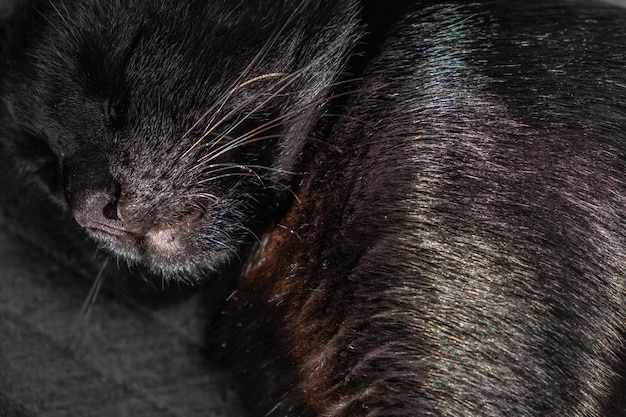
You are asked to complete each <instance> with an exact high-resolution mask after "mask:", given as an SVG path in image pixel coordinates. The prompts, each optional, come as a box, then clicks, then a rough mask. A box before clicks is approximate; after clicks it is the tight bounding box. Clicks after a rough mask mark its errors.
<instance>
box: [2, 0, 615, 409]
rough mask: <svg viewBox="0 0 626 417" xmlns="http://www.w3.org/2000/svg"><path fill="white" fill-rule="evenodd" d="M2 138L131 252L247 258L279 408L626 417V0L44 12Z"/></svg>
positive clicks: (257, 361)
mask: <svg viewBox="0 0 626 417" xmlns="http://www.w3.org/2000/svg"><path fill="white" fill-rule="evenodd" d="M3 45H4V46H3V59H2V66H1V67H0V77H1V81H0V83H1V84H0V95H1V98H2V116H1V117H2V126H1V128H2V132H1V134H2V139H3V142H4V144H5V147H6V148H7V149H10V150H11V151H12V152H13V153H15V154H16V157H17V158H18V160H19V161H21V166H22V169H23V172H24V176H25V177H30V178H44V179H45V180H46V184H47V186H48V188H49V189H50V194H51V195H58V196H60V195H64V197H65V198H64V200H65V201H66V202H67V205H68V207H69V208H70V210H71V213H72V215H73V216H74V218H75V219H76V221H77V222H78V223H79V224H80V225H81V226H83V227H84V228H85V230H86V231H87V233H89V235H91V236H92V237H93V238H94V239H96V240H97V241H98V242H100V243H101V244H102V246H104V247H107V248H108V249H110V251H111V252H112V253H113V254H114V255H117V256H119V257H121V258H123V259H126V260H127V261H129V262H131V263H134V262H136V263H140V264H142V265H144V266H146V267H147V268H149V269H150V270H151V271H152V272H153V273H154V274H157V275H161V276H165V277H166V278H167V279H171V280H189V281H194V280H201V279H205V278H210V277H213V276H216V275H218V274H222V275H225V274H233V273H235V274H237V275H238V276H239V286H238V289H237V292H236V293H235V295H234V297H233V298H232V299H231V300H230V301H229V304H228V308H227V312H226V313H225V315H224V317H223V318H222V323H221V326H222V332H221V335H220V336H219V337H220V346H221V349H222V350H223V354H224V355H226V356H227V357H228V358H229V360H230V361H231V363H232V364H233V366H234V367H235V368H236V369H237V370H238V371H239V373H240V374H241V376H242V380H243V381H244V382H245V384H246V386H247V388H248V390H249V393H250V398H251V400H250V403H251V405H252V406H253V407H254V408H255V410H256V411H255V412H256V413H258V415H269V416H302V417H304V416H444V415H445V416H464V417H465V416H492V415H493V416H495V415H502V416H608V415H623V414H624V412H623V409H621V408H620V407H621V406H620V405H616V404H615V402H616V401H618V400H619V398H620V395H621V392H620V378H619V375H618V373H619V369H620V361H619V359H618V358H619V354H620V348H621V346H622V344H623V342H624V335H623V332H624V330H625V329H626V302H625V301H626V300H625V296H626V185H625V182H626V164H625V162H626V154H625V152H626V11H624V10H622V9H618V8H615V7H612V6H607V5H602V4H601V3H589V4H588V3H580V2H571V1H553V2H543V1H488V2H487V1H473V2H408V1H404V2H402V1H399V2H392V3H388V2H381V1H356V0H348V1H341V2H339V1H329V0H303V1H287V0H283V1H280V0H274V1H270V0H253V1H250V0H246V1H243V0H239V1H233V0H209V1H207V0H184V1H177V2H169V3H168V2H160V1H151V0H132V1H122V0H92V1H88V2H84V1H69V0H65V1H61V0H51V1H40V2H31V4H28V5H26V6H23V7H21V8H20V10H18V11H17V12H16V13H15V14H14V15H13V16H12V17H11V19H10V20H9V21H8V23H6V24H5V39H4V42H3Z"/></svg>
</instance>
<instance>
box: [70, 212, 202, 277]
mask: <svg viewBox="0 0 626 417" xmlns="http://www.w3.org/2000/svg"><path fill="white" fill-rule="evenodd" d="M205 216H206V213H205V212H204V211H195V212H191V213H188V214H185V215H183V216H181V217H180V218H179V219H178V220H176V221H175V222H171V223H167V224H162V225H156V226H154V227H152V228H150V229H148V230H147V231H146V232H141V231H136V230H133V229H132V228H130V227H127V226H126V225H125V224H124V222H123V221H121V220H106V221H97V222H92V223H90V224H88V225H82V224H81V226H83V227H84V228H85V229H86V230H87V231H88V233H89V234H90V235H91V236H92V237H93V238H94V239H95V240H96V241H98V242H100V243H102V244H103V245H104V246H105V247H106V248H107V249H109V250H110V251H111V252H113V253H114V254H116V255H118V256H121V257H123V258H126V259H128V260H132V261H137V262H141V263H144V264H147V266H149V267H153V268H155V269H175V267H176V264H177V263H179V262H180V259H181V257H182V256H183V255H184V253H185V251H186V249H187V247H188V246H189V243H190V241H192V240H193V239H192V235H193V232H194V231H195V230H196V229H197V228H198V226H199V225H200V224H201V223H202V221H203V219H204V218H205ZM79 224H80V223H79Z"/></svg>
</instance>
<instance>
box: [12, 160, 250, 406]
mask: <svg viewBox="0 0 626 417" xmlns="http://www.w3.org/2000/svg"><path fill="white" fill-rule="evenodd" d="M2 151H3V150H2V149H1V148H0V152H2ZM5 159H6V156H0V166H1V167H3V168H2V169H0V416H1V417H5V416H6V417H9V416H10V417H17V416H50V417H57V416H58V417H60V416H72V417H77V416H102V417H105V416H106V417H108V416H116V417H120V416H133V417H139V416H150V417H158V416H185V417H194V416H238V415H242V411H241V409H240V408H239V406H238V404H239V398H238V397H237V394H236V390H235V388H234V386H233V379H232V378H231V377H230V376H229V375H228V374H227V373H226V372H225V371H222V370H220V369H219V368H218V367H217V366H216V365H214V364H212V363H211V358H210V354H209V353H208V352H207V351H206V350H207V349H206V345H207V343H208V341H207V334H208V326H209V316H210V312H209V311H210V309H211V304H213V298H214V297H213V296H212V295H211V294H210V290H211V289H210V288H206V289H205V288H202V289H199V290H197V291H195V292H194V293H193V294H191V295H186V296H182V295H179V296H178V297H177V296H174V297H173V299H170V300H168V299H165V297H158V296H156V295H155V297H150V296H144V297H142V298H143V299H144V301H141V299H142V298H137V297H136V296H133V295H131V294H134V292H129V291H127V290H124V289H120V288H121V287H122V285H121V284H120V281H122V280H121V278H119V277H118V278H115V277H110V276H108V277H107V281H106V283H105V286H104V287H105V288H104V289H103V290H102V291H101V292H100V294H99V295H98V297H97V298H96V300H95V303H94V305H93V309H92V310H91V312H90V314H89V315H88V316H87V317H86V318H85V320H84V321H83V323H82V324H81V325H80V326H79V327H76V323H77V320H78V318H79V317H81V306H82V304H83V302H84V301H85V300H86V299H87V297H88V294H89V292H90V289H91V287H92V284H93V282H94V279H95V277H96V276H97V275H98V271H99V269H100V267H101V265H102V263H103V260H102V259H101V258H98V257H95V256H94V254H93V253H94V252H93V249H92V248H90V247H89V245H88V244H87V242H86V241H85V238H84V237H83V236H82V235H81V234H80V232H79V231H77V230H76V228H75V227H74V226H73V225H72V224H71V223H70V222H67V223H65V222H64V220H61V219H66V216H62V213H60V211H59V210H57V209H55V208H54V206H52V205H50V204H49V203H47V202H45V201H42V199H41V198H38V197H37V195H38V193H37V190H36V188H32V187H31V189H30V190H25V189H24V187H23V186H20V185H19V184H20V181H18V180H17V179H16V176H15V175H14V174H11V172H10V170H9V169H7V167H6V165H7V163H6V160H5ZM112 269H116V268H112ZM132 280H133V278H130V279H129V282H131V281H132ZM134 280H135V281H136V282H135V283H137V282H141V279H140V278H138V277H134ZM154 294H158V293H157V292H154ZM152 298H154V299H156V300H154V299H152ZM146 300H147V301H146Z"/></svg>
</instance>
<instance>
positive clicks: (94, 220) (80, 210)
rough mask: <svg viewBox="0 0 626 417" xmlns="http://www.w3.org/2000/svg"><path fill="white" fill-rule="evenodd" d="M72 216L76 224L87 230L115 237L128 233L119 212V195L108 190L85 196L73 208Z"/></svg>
mask: <svg viewBox="0 0 626 417" xmlns="http://www.w3.org/2000/svg"><path fill="white" fill-rule="evenodd" d="M72 214H73V215H74V219H75V220H76V222H77V223H78V224H79V225H80V226H82V227H84V228H86V229H93V230H99V231H101V232H105V233H107V234H110V235H113V236H123V235H125V234H127V233H128V230H127V229H126V225H125V224H124V222H123V221H122V219H121V218H120V217H119V214H118V211H117V195H116V194H115V193H112V192H110V191H108V190H99V191H94V192H90V193H86V194H84V195H83V198H82V199H81V200H80V201H79V202H78V204H75V206H74V207H73V208H72Z"/></svg>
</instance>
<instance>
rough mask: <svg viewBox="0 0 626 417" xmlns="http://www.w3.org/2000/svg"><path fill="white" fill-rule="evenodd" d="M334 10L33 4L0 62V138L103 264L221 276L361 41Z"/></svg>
mask: <svg viewBox="0 0 626 417" xmlns="http://www.w3.org/2000/svg"><path fill="white" fill-rule="evenodd" d="M335 3H337V2H332V1H323V0H315V1H274V0H253V1H251V0H234V1H233V0H209V1H207V0H187V1H174V2H163V1H156V0H155V1H151V0H134V1H122V0H91V1H68V0H64V1H47V0H46V1H41V2H40V4H36V5H34V6H33V7H30V8H28V10H26V11H25V12H24V14H23V15H21V16H20V17H19V18H18V17H16V19H15V20H16V22H17V23H16V25H20V26H19V27H16V28H12V29H13V30H12V38H11V39H10V42H8V48H7V51H5V53H4V54H5V56H4V58H3V62H2V67H1V71H2V80H0V82H1V83H2V84H1V87H0V93H1V94H2V104H3V106H2V107H3V110H2V111H3V114H2V118H3V124H4V127H3V129H4V130H5V131H4V132H3V136H4V138H3V139H2V140H3V141H5V142H7V143H8V144H9V147H10V148H11V149H13V150H15V151H16V152H17V153H19V154H21V155H22V156H24V157H25V159H26V160H28V161H29V162H28V163H27V165H26V166H27V167H28V169H27V171H30V172H35V171H37V172H38V175H42V176H45V177H46V179H47V180H49V181H50V183H51V184H55V183H56V184H58V189H59V190H60V192H62V193H63V194H64V196H65V199H66V201H67V204H68V207H69V208H70V210H71V213H72V215H73V216H74V218H75V219H76V221H77V223H78V224H80V225H81V226H82V227H84V228H85V229H86V230H87V231H88V233H89V234H90V235H91V236H92V237H93V238H95V239H96V240H97V241H98V242H100V243H101V244H102V245H103V246H104V247H107V248H108V249H110V250H111V252H113V253H115V254H117V255H119V256H121V257H123V258H125V259H128V260H130V261H136V262H140V263H143V264H145V265H146V266H148V267H149V268H150V269H152V270H153V271H154V272H159V273H163V274H165V275H166V276H170V277H177V276H183V275H186V276H195V275H198V274H200V273H202V272H205V271H211V270H217V269H219V268H220V267H221V266H222V265H224V264H225V263H228V262H229V261H231V260H233V259H235V258H236V257H238V251H239V249H240V248H241V247H242V245H246V244H249V243H250V242H251V241H252V240H253V239H254V231H255V230H256V229H257V228H258V227H260V226H261V225H262V224H264V223H266V222H267V221H268V219H269V218H270V217H271V215H272V213H273V212H274V211H275V210H276V207H275V206H276V205H277V204H278V202H279V201H280V199H281V195H284V194H285V193H288V188H289V187H290V186H291V183H292V181H293V172H294V171H297V170H298V159H299V157H300V154H301V152H302V150H303V146H304V143H305V141H306V140H307V137H308V136H309V135H310V133H311V129H313V126H314V125H315V123H316V120H317V118H318V117H319V116H320V113H321V111H322V109H323V106H324V104H325V103H326V101H327V100H328V96H329V94H331V93H332V88H330V86H331V84H332V83H334V82H335V81H336V80H337V74H338V72H339V71H340V69H341V67H342V65H343V64H344V61H345V58H346V55H347V51H348V49H349V48H350V47H351V46H352V44H353V42H354V40H355V36H354V33H355V32H356V31H355V18H354V13H355V10H354V7H352V6H350V5H349V2H343V3H342V2H339V3H341V5H338V4H335Z"/></svg>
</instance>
